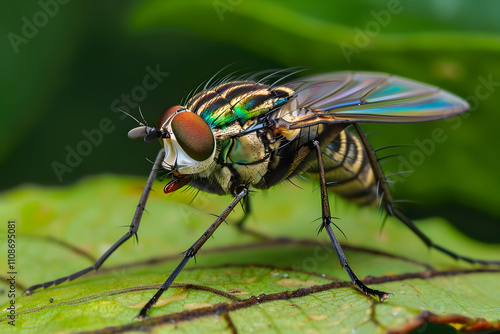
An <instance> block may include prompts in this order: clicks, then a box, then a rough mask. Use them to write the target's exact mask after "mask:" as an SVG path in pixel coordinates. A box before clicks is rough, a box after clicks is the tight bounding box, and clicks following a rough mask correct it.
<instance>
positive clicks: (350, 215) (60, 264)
mask: <svg viewBox="0 0 500 334" xmlns="http://www.w3.org/2000/svg"><path fill="white" fill-rule="evenodd" d="M143 182H144V181H143V180H139V179H131V178H119V177H114V176H103V177H97V178H88V179H85V180H83V181H81V182H79V183H78V184H75V185H73V186H70V187H64V188H42V187H35V186H23V187H18V188H17V189H14V190H12V191H9V192H6V193H4V194H2V195H1V196H0V201H1V203H2V205H1V206H0V218H1V220H2V221H3V222H7V220H13V221H15V225H16V231H15V235H16V239H15V240H16V248H15V250H16V258H15V271H16V274H15V275H14V276H15V280H16V284H17V289H15V294H16V298H15V307H16V310H15V311H16V320H15V325H16V327H15V328H16V329H17V332H20V333H23V332H33V331H36V332H74V331H85V330H99V329H103V328H106V327H109V326H116V328H114V330H116V331H120V330H121V331H123V330H137V331H139V330H144V329H146V330H153V329H154V330H155V331H156V332H168V331H172V330H174V328H175V329H178V330H182V331H184V332H189V333H193V332H204V333H205V332H227V333H230V332H231V331H232V330H233V329H236V330H237V331H238V332H248V331H261V332H265V333H274V332H311V333H315V332H318V333H320V332H326V331H329V332H335V333H342V332H348V333H351V332H352V331H353V330H356V331H357V332H358V333H373V332H385V331H387V330H399V331H394V333H396V332H398V333H406V332H408V331H410V330H412V329H415V328H417V327H418V326H419V325H422V324H424V323H425V321H427V320H428V321H433V322H436V323H446V324H451V325H453V326H454V327H455V328H457V329H460V330H472V329H473V326H476V327H480V326H482V327H481V328H483V329H486V330H488V329H490V330H491V329H494V328H497V329H500V324H499V323H498V319H499V316H500V307H499V306H498V305H500V290H499V289H496V288H495V287H496V286H497V282H498V279H499V278H500V268H498V267H494V266H492V267H485V266H479V265H469V264H465V263H462V262H455V261H454V260H452V259H449V258H448V257H446V256H444V255H442V254H440V253H439V252H437V251H435V250H432V251H429V250H428V249H427V248H426V247H425V246H424V245H423V244H422V242H420V241H419V240H418V239H417V238H416V236H415V235H413V234H412V233H411V232H410V231H409V230H408V229H407V228H405V227H404V226H402V224H401V223H399V222H398V221H396V220H395V219H392V218H389V219H388V221H387V223H386V226H385V228H384V230H383V232H381V233H379V228H380V224H381V220H382V219H381V217H380V215H379V214H378V213H377V210H376V209H371V208H357V207H354V206H351V205H348V204H345V203H343V202H341V201H335V205H333V206H332V207H333V208H334V215H335V216H337V217H341V219H339V220H336V221H335V222H336V224H337V225H338V226H339V227H340V228H341V229H342V231H343V232H344V233H345V234H346V236H347V237H348V239H349V240H348V242H345V243H346V244H348V245H345V246H344V250H345V252H346V255H347V258H348V259H349V261H350V264H351V267H352V268H353V270H354V271H355V272H356V273H357V275H358V276H359V277H360V278H364V281H365V283H366V284H368V285H369V286H372V287H375V288H377V289H381V290H384V291H387V292H390V293H392V294H393V296H391V297H389V298H388V299H387V300H386V301H384V302H383V303H380V302H378V301H376V300H374V299H373V298H371V297H368V296H365V295H363V294H362V293H360V292H359V291H357V290H356V289H354V288H353V287H352V285H351V283H350V282H349V279H348V277H347V275H346V273H345V272H344V270H343V269H342V268H341V267H340V265H339V264H338V259H337V257H336V255H335V254H334V252H333V251H332V249H331V246H330V245H329V243H328V240H327V238H326V236H325V235H324V233H321V234H320V235H319V236H317V235H316V228H317V227H318V223H317V222H313V223H312V224H311V222H312V221H313V220H314V219H316V218H317V217H318V216H319V215H320V204H319V194H318V191H314V187H315V185H313V184H311V185H309V184H308V183H301V186H302V187H303V188H304V189H299V188H297V187H294V186H292V185H290V184H283V185H281V186H280V187H278V188H277V189H273V190H270V191H266V192H259V193H252V195H251V196H252V205H253V208H254V213H253V214H252V215H251V217H250V218H249V220H248V221H247V222H246V223H247V227H248V228H249V229H252V230H254V231H258V232H260V233H263V234H265V235H268V236H269V237H270V239H268V240H264V241H262V240H256V239H255V237H253V236H251V235H249V234H242V233H240V232H239V231H237V230H236V229H235V228H234V226H231V225H234V223H235V222H236V221H238V219H240V217H241V215H242V212H241V210H240V209H238V210H236V211H237V212H235V213H233V214H232V215H230V216H229V218H228V219H227V222H228V225H229V226H226V225H221V227H220V228H219V230H218V231H217V232H216V233H215V235H214V238H213V239H211V240H209V241H208V242H207V244H206V245H205V247H204V248H203V249H202V250H201V251H200V252H199V253H198V254H197V256H196V263H195V262H194V261H191V262H190V263H189V264H188V265H187V267H186V269H185V270H184V271H183V272H182V273H181V274H180V275H179V277H178V279H177V280H176V281H175V284H174V286H173V287H172V288H171V289H169V290H168V291H167V292H165V293H164V295H163V296H162V298H161V299H160V301H159V302H158V304H157V305H156V307H154V308H153V309H152V311H151V312H150V316H151V318H150V319H149V320H145V321H143V322H139V321H137V320H135V319H134V317H135V316H136V315H137V314H138V312H139V310H140V308H141V307H142V306H143V305H144V304H145V303H146V302H147V300H149V298H151V296H152V295H153V294H154V292H155V291H156V289H157V288H158V284H161V283H162V282H163V281H164V280H165V278H166V277H167V276H168V274H169V273H170V272H171V271H172V270H173V268H175V266H176V265H177V263H178V261H179V260H180V258H181V255H180V252H182V251H184V250H186V249H187V248H188V247H189V246H190V245H191V244H192V243H193V242H194V241H195V240H196V239H197V238H198V237H199V236H200V235H201V234H202V233H203V232H204V230H205V229H206V228H207V227H208V225H209V224H210V223H211V222H212V221H213V219H214V218H213V216H212V215H211V214H219V213H220V212H222V210H223V209H224V208H225V207H226V206H227V205H228V204H229V202H230V198H229V197H219V196H211V195H203V194H200V195H199V196H197V197H196V198H195V199H194V200H193V202H192V203H190V201H191V200H192V197H193V195H192V193H191V192H189V191H188V192H178V193H174V194H172V195H170V196H165V195H163V194H162V191H161V188H162V184H161V183H160V182H157V183H156V184H155V186H154V192H153V193H152V195H151V198H150V201H149V202H148V205H147V210H148V213H149V214H145V215H144V218H143V221H142V223H141V229H140V231H139V243H138V244H137V243H135V242H131V241H129V242H127V243H125V244H124V245H122V247H121V248H120V249H119V250H118V251H117V252H116V253H115V254H113V256H112V257H111V258H110V259H109V261H107V262H106V263H105V264H104V266H103V267H102V268H101V269H100V270H99V271H98V273H97V274H94V273H90V274H87V275H85V276H84V277H81V278H79V279H77V280H75V281H71V282H65V283H62V284H61V285H58V286H55V287H50V288H47V289H46V290H42V291H35V292H34V293H33V294H32V295H29V296H26V295H21V294H22V290H23V289H25V288H27V287H28V286H31V285H33V284H37V283H41V282H45V281H48V280H53V279H56V278H59V277H61V276H65V275H68V274H70V273H73V272H76V271H78V270H81V269H83V268H84V267H87V266H89V265H91V264H92V263H93V260H92V259H95V258H97V257H99V256H100V255H102V254H103V253H104V251H106V250H107V249H108V248H109V247H110V246H111V245H112V244H113V242H114V241H116V240H118V238H119V237H120V236H121V235H123V234H124V233H125V232H126V225H127V224H129V223H130V220H131V217H132V215H133V212H134V210H135V206H136V204H137V201H138V198H139V196H140V193H141V191H142V189H141V188H142V187H143ZM333 203H334V201H333V200H332V204H333ZM418 224H419V227H421V228H422V229H423V230H424V231H425V232H426V233H427V234H428V235H429V236H430V237H431V238H433V240H434V241H436V242H437V243H438V244H440V245H442V246H444V247H447V248H449V249H453V250H456V251H460V252H461V253H462V254H464V255H468V256H473V257H480V258H489V259H494V258H495V257H496V256H498V254H499V253H500V248H499V247H498V246H491V245H484V244H480V243H478V242H475V241H472V240H470V239H469V238H467V237H466V236H464V235H461V234H460V233H458V232H457V231H456V230H454V229H453V228H452V227H451V225H450V224H448V223H447V222H445V221H444V220H442V219H439V218H433V219H429V220H426V221H421V222H418ZM120 226H125V227H120ZM1 232H2V241H1V242H2V249H3V250H4V254H5V255H6V253H5V252H6V251H5V250H6V243H7V241H6V240H7V238H6V235H7V233H6V232H7V229H6V228H2V231H1ZM338 234H339V236H340V235H341V234H340V233H338ZM341 241H345V240H343V239H342V238H341ZM4 258H5V257H4ZM2 265H3V266H4V267H2V275H3V274H5V273H7V272H8V271H9V270H8V268H6V267H5V265H6V263H5V262H4V261H2ZM2 289H3V290H4V291H8V290H9V289H10V286H9V285H3V286H2ZM51 299H52V302H51ZM10 300H11V299H10V298H9V297H8V296H7V295H6V294H2V304H3V305H4V306H3V307H2V309H5V308H6V307H7V306H8V305H9V303H10ZM7 315H8V313H6V312H5V311H3V312H2V313H1V315H0V318H1V319H0V320H1V321H0V330H2V331H4V332H5V331H6V330H9V329H12V327H11V326H10V325H9V324H8V321H9V320H10V319H8V318H7V317H6V316H7ZM481 319H482V320H481ZM109 330H110V331H111V329H109Z"/></svg>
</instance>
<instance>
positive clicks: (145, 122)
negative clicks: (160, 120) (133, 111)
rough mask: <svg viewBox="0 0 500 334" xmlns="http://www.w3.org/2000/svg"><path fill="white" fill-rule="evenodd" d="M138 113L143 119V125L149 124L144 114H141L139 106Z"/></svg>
mask: <svg viewBox="0 0 500 334" xmlns="http://www.w3.org/2000/svg"><path fill="white" fill-rule="evenodd" d="M139 115H141V118H142V120H143V121H144V125H146V126H149V124H148V122H147V121H146V119H145V118H144V115H143V114H142V110H141V106H139Z"/></svg>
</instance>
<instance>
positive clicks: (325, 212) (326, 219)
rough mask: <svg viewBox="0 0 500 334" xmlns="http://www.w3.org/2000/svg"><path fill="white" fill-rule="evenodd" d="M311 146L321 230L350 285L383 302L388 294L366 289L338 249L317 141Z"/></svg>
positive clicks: (340, 248) (338, 244)
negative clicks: (319, 204)
mask: <svg viewBox="0 0 500 334" xmlns="http://www.w3.org/2000/svg"><path fill="white" fill-rule="evenodd" d="M313 146H314V148H315V149H316V154H317V160H318V169H319V181H320V189H321V208H322V219H323V221H322V225H321V228H320V230H321V229H325V230H326V233H327V234H328V237H329V238H330V241H331V242H332V245H333V248H334V249H335V252H336V253H337V256H338V258H339V260H340V264H341V265H342V267H344V269H345V271H346V272H347V274H348V275H349V278H350V279H351V281H352V283H353V284H354V286H355V287H356V288H358V289H359V290H361V291H362V292H363V293H365V294H367V295H370V296H374V297H378V298H379V300H380V301H383V300H384V299H386V298H387V297H388V296H389V295H391V294H390V293H387V292H384V291H379V290H375V289H371V288H369V287H367V286H366V285H365V284H364V283H363V282H361V280H360V279H359V278H358V277H357V276H356V274H354V272H353V271H352V269H351V267H350V266H349V263H347V258H346V257H345V255H344V252H343V251H342V247H340V243H339V241H338V240H337V237H336V236H335V233H334V232H333V229H332V226H331V225H332V224H333V222H332V216H331V214H330V203H329V201H328V192H327V188H326V177H325V169H324V165H323V157H322V153H321V147H320V144H319V142H318V141H316V140H315V141H313Z"/></svg>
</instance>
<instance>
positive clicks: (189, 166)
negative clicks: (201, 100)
mask: <svg viewBox="0 0 500 334" xmlns="http://www.w3.org/2000/svg"><path fill="white" fill-rule="evenodd" d="M173 109H176V110H173ZM159 123H161V124H158V127H159V129H160V131H164V132H166V133H168V135H166V138H161V139H160V142H161V144H162V146H163V147H164V148H165V158H164V160H163V162H162V166H163V168H165V169H166V170H169V171H175V172H177V173H179V174H183V175H191V174H196V173H200V172H201V171H203V170H206V169H208V168H209V167H210V166H211V165H212V164H213V163H214V157H215V152H216V141H215V136H214V134H213V132H212V129H211V128H210V127H209V126H208V124H207V122H206V121H205V120H204V119H203V118H201V117H200V116H198V115H197V114H195V113H192V112H191V111H189V110H186V109H184V108H182V107H180V106H176V107H172V108H170V109H169V110H167V111H166V112H165V113H164V115H163V116H162V117H161V118H160V122H159Z"/></svg>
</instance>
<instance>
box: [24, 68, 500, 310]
mask: <svg viewBox="0 0 500 334" xmlns="http://www.w3.org/2000/svg"><path fill="white" fill-rule="evenodd" d="M288 72H290V71H288ZM296 72H299V71H296ZM296 72H292V73H287V72H286V71H277V72H273V73H271V74H269V75H267V76H264V77H262V76H263V74H260V75H253V76H246V77H239V78H234V77H231V76H227V77H224V78H222V79H220V80H218V81H216V82H212V81H214V78H212V79H211V80H209V81H208V82H207V83H206V84H205V85H204V87H203V88H202V89H201V90H200V92H198V93H197V94H195V95H193V96H192V97H190V98H189V99H188V100H187V102H186V103H185V105H184V106H174V107H171V108H170V109H168V110H167V111H165V112H164V113H163V115H161V117H160V119H159V121H158V124H157V126H156V127H152V126H149V125H147V124H146V122H144V123H142V122H139V121H138V123H139V125H140V126H138V127H136V128H134V129H132V130H130V132H129V134H128V136H129V137H130V138H133V139H137V138H144V140H145V141H146V142H151V141H156V140H159V141H160V143H161V145H162V149H161V150H160V151H159V152H158V155H157V157H156V159H155V161H154V164H153V169H152V170H151V173H150V174H149V178H148V181H147V183H146V186H145V188H144V191H143V193H142V196H141V198H140V201H139V204H138V206H137V209H136V211H135V214H134V217H133V219H132V223H131V225H130V229H129V231H128V232H127V233H126V234H125V235H124V236H123V237H121V238H120V240H118V241H117V242H116V243H115V244H114V245H113V246H111V248H110V249H109V250H108V251H107V252H106V253H104V255H102V256H101V258H99V259H98V260H97V261H96V262H95V263H94V265H92V266H90V267H88V268H85V269H83V270H81V271H79V272H76V273H74V274H72V275H69V276H66V277H62V278H59V279H57V280H54V281H50V282H46V283H42V284H37V285H34V286H32V287H30V288H28V289H27V290H26V293H27V294H31V293H32V292H33V291H34V290H37V289H39V288H47V287H49V286H52V285H57V284H60V283H62V282H64V281H67V280H70V281H71V280H73V279H75V278H77V277H80V276H82V275H84V274H86V273H88V272H90V271H92V270H97V269H98V268H99V267H100V266H101V265H102V264H103V263H104V261H106V259H107V258H108V257H109V256H110V255H111V254H112V253H113V252H114V251H115V250H116V249H118V247H120V245H121V244H123V243H124V242H125V241H126V240H128V239H129V238H131V237H133V236H136V237H137V231H138V229H139V224H140V221H141V217H142V213H143V212H144V209H145V206H146V202H147V199H148V196H149V193H150V191H151V187H152V184H153V181H154V180H155V178H156V175H157V173H158V171H159V170H160V169H165V170H166V171H168V172H169V173H170V175H171V176H172V181H170V182H169V183H168V184H167V185H166V186H165V189H164V192H165V193H171V192H174V191H176V190H178V189H180V188H182V187H183V186H185V185H187V184H189V185H190V186H191V187H194V188H197V189H199V190H202V191H205V192H209V193H215V194H219V195H229V196H232V197H233V200H232V202H231V203H230V204H229V206H228V207H227V208H226V209H225V210H224V212H222V213H221V214H220V215H219V216H218V217H217V219H216V220H215V222H214V223H213V224H212V225H211V226H210V227H209V228H208V229H207V230H206V231H205V233H203V235H202V236H201V237H200V238H199V239H198V240H196V242H195V243H194V244H193V245H192V246H191V247H189V248H188V250H187V251H185V252H184V253H183V254H184V256H183V258H182V260H181V261H180V263H179V264H178V265H177V267H176V268H175V269H174V270H173V272H172V273H171V274H170V276H169V277H168V278H167V280H166V281H165V282H164V283H163V286H162V287H161V288H160V289H159V290H158V291H157V292H156V294H155V295H154V296H153V297H152V298H151V299H150V300H149V301H148V302H147V303H146V305H145V306H144V307H143V308H142V309H141V311H140V313H139V315H138V317H139V318H147V314H148V312H149V310H150V309H151V307H152V306H153V305H154V304H155V303H156V302H157V301H158V299H159V298H160V296H161V295H162V294H163V293H164V292H165V291H166V290H167V289H168V288H169V287H170V286H171V284H172V283H173V281H174V280H175V278H176V277H177V275H179V273H180V272H181V271H182V269H183V268H184V266H185V265H186V263H187V262H188V261H189V260H190V259H191V258H193V257H194V256H195V254H196V253H197V252H198V251H199V250H200V248H201V247H202V246H203V245H204V244H205V242H206V241H207V240H208V239H209V238H210V236H212V234H213V233H214V232H215V230H216V229H217V228H218V227H219V226H220V224H221V223H222V222H223V221H224V220H225V219H226V217H227V216H228V215H229V213H230V212H231V211H232V210H233V209H234V208H235V207H236V206H237V205H238V203H240V202H242V201H243V200H244V201H243V202H244V203H245V206H246V207H247V208H248V209H249V198H248V197H247V196H248V195H249V192H250V191H251V190H250V188H255V189H268V188H270V187H272V186H274V185H276V184H278V183H279V182H281V181H283V180H287V179H290V178H292V177H294V176H296V175H300V174H304V173H309V174H311V173H312V174H317V175H318V176H319V182H320V191H321V210H322V220H321V226H320V229H319V230H320V231H322V230H325V231H326V233H327V234H328V237H329V239H330V241H331V243H332V246H333V248H334V249H335V252H336V254H337V256H338V258H339V260H340V263H341V264H342V266H343V267H344V269H345V270H346V272H347V274H348V275H349V277H350V279H351V281H352V283H353V284H354V286H355V287H356V288H358V289H359V290H360V291H362V292H363V293H365V294H367V295H369V296H373V297H377V298H378V299H379V300H380V301H383V300H384V299H386V298H387V297H389V296H390V295H391V294H390V293H387V292H384V291H380V290H375V289H372V288H370V287H367V286H366V285H365V284H363V282H362V281H361V280H360V279H358V277H357V276H356V274H355V273H354V272H353V271H352V269H351V268H350V266H349V264H348V262H347V259H346V257H345V255H344V252H343V251H342V248H341V247H340V244H339V242H338V240H337V237H336V235H335V233H334V231H333V228H332V225H334V223H333V222H332V216H331V212H330V204H329V200H328V190H330V191H333V192H335V193H337V194H338V195H340V196H341V197H343V198H345V199H347V200H349V201H351V202H354V203H357V204H359V205H372V206H378V207H379V208H381V209H383V210H384V211H385V212H386V213H387V216H394V217H396V218H398V219H399V220H400V221H401V222H402V223H403V224H405V225H406V226H407V227H408V228H410V229H411V230H412V231H413V232H414V233H415V234H416V235H417V236H418V237H419V238H420V239H421V240H422V241H423V242H424V243H425V244H426V245H427V246H428V247H431V248H435V249H437V250H439V251H441V252H443V253H445V254H447V255H449V256H451V257H453V258H455V259H459V260H463V261H466V262H470V263H481V264H500V261H488V260H479V259H473V258H470V257H466V256H462V255H458V254H456V253H455V252H452V251H450V250H448V249H445V248H443V247H441V246H439V245H437V244H435V243H434V242H433V241H431V240H430V239H429V238H428V237H427V236H426V235H424V234H423V233H422V232H421V231H420V230H419V229H418V228H417V227H416V226H415V225H414V224H413V222H412V221H411V220H410V219H408V218H406V217H405V216H404V215H403V214H402V213H401V212H400V211H399V210H398V209H397V208H396V207H395V205H394V203H395V201H394V200H393V197H392V195H391V192H390V191H389V187H388V181H387V180H386V177H385V175H384V173H383V171H382V168H381V167H380V163H379V159H378V158H377V155H376V152H375V150H374V149H373V148H372V146H371V145H370V143H369V142H368V140H367V139H366V135H365V134H364V133H363V131H362V130H361V128H360V126H359V125H358V123H363V122H383V123H405V122H422V121H432V120H438V119H443V118H448V117H452V116H455V115H458V114H460V113H462V112H465V111H466V110H467V109H468V108H469V105H468V104H467V102H465V101H464V100H463V99H461V98H459V97H458V96H455V95H453V94H451V93H449V92H447V91H444V90H442V89H439V88H437V87H433V86H430V85H427V84H423V83H420V82H416V81H412V80H408V79H404V78H401V77H398V76H394V75H388V74H383V73H372V72H333V73H326V74H319V75H313V76H309V77H305V78H303V79H298V80H295V81H292V82H289V83H281V82H283V81H284V79H287V78H288V77H290V76H291V75H293V74H295V73H296ZM283 73H286V74H283ZM259 76H260V77H262V78H259ZM277 77H278V79H275V78H277ZM348 126H351V127H350V128H349V129H346V128H347V127H348ZM245 211H246V213H245V214H246V215H247V214H248V212H249V210H245ZM334 226H335V225H334ZM239 227H240V228H241V229H243V225H242V224H239Z"/></svg>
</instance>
